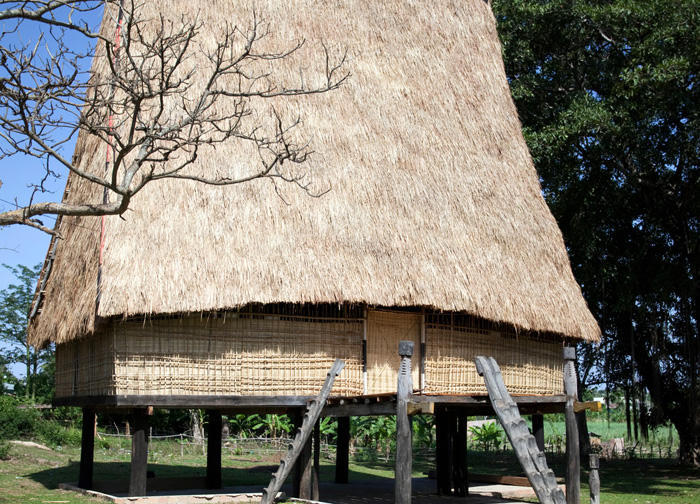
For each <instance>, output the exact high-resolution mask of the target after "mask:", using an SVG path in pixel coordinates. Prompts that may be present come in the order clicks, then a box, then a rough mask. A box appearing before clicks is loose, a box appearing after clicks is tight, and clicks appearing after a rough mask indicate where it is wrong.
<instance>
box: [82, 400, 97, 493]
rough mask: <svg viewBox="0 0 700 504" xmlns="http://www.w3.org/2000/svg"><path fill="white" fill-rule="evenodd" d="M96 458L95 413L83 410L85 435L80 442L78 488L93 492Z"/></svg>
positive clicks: (88, 409) (86, 409) (87, 409)
mask: <svg viewBox="0 0 700 504" xmlns="http://www.w3.org/2000/svg"><path fill="white" fill-rule="evenodd" d="M94 456H95V412H94V411H93V410H91V409H90V408H83V435H82V437H81V442H80V473H79V475H78V486H79V487H80V488H84V489H85V490H92V470H93V461H94Z"/></svg>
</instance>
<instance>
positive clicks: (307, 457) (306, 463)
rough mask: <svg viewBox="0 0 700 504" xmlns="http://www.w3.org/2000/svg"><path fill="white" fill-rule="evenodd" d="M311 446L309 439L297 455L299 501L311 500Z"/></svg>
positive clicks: (311, 440)
mask: <svg viewBox="0 0 700 504" xmlns="http://www.w3.org/2000/svg"><path fill="white" fill-rule="evenodd" d="M312 444H313V439H312V438H309V439H307V440H306V443H304V448H303V449H302V451H301V454H300V455H299V462H298V464H299V473H300V480H299V495H298V497H299V498H300V499H306V500H310V499H311V475H312V473H313V468H312V462H313V459H312V458H311V446H312Z"/></svg>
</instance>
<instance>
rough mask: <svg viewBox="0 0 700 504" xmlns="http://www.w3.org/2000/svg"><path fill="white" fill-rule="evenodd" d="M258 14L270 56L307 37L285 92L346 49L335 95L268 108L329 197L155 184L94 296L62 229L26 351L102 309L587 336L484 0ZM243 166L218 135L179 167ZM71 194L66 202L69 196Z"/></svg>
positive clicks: (348, 4) (83, 251)
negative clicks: (262, 314) (355, 319)
mask: <svg viewBox="0 0 700 504" xmlns="http://www.w3.org/2000/svg"><path fill="white" fill-rule="evenodd" d="M191 5H192V4H191V2H185V1H174V2H173V1H167V2H166V1H165V0H154V1H149V2H146V3H145V5H144V7H143V15H144V16H145V17H149V16H151V17H152V16H155V15H156V13H158V12H163V13H164V14H166V15H172V16H179V15H180V14H181V13H183V12H189V11H190V10H191ZM252 5H253V3H252V2H247V1H241V2H229V1H210V2H207V3H206V4H202V9H201V11H200V13H199V18H200V20H201V21H202V23H203V24H204V26H205V27H206V29H205V31H206V34H207V37H209V38H208V39H207V40H208V41H209V43H212V44H213V43H214V42H215V41H216V40H217V33H219V32H220V31H221V29H222V25H223V23H224V22H225V21H241V22H245V21H246V20H248V19H250V13H251V10H252ZM255 5H256V8H257V9H258V10H260V11H261V12H262V13H264V15H265V16H266V18H267V20H268V21H269V22H270V30H271V32H270V37H269V43H270V46H271V47H286V46H289V41H290V40H291V39H294V38H295V37H305V38H306V40H307V43H306V44H305V46H304V47H303V48H302V50H301V51H299V52H298V53H297V54H295V55H294V57H293V58H292V59H291V60H290V61H289V62H288V64H286V65H285V66H284V68H283V69H282V72H281V73H280V76H279V78H280V79H281V80H287V81H289V82H294V79H296V78H298V76H299V68H301V67H303V68H305V73H306V74H308V75H314V70H316V69H318V68H319V67H320V66H321V65H322V64H323V53H322V50H321V44H320V41H324V42H325V43H326V44H327V45H329V46H331V47H336V48H337V47H338V46H345V47H347V48H348V49H349V51H350V54H352V55H354V59H353V61H352V63H351V67H350V70H351V72H352V77H351V79H350V81H349V82H348V84H347V85H345V86H344V87H343V88H342V89H341V90H339V91H336V92H333V93H329V94H325V95H317V96H312V97H306V98H303V97H302V98H297V99H288V100H286V101H278V102H277V103H276V104H277V105H278V106H279V107H281V110H282V111H283V113H284V114H285V116H287V117H293V116H294V115H295V114H300V115H301V116H302V117H303V119H304V124H303V129H302V131H301V132H303V133H304V135H305V137H306V138H309V139H311V142H312V147H313V149H314V150H315V151H316V155H315V156H314V157H313V158H312V159H311V161H310V162H309V163H308V164H307V165H306V166H305V168H304V169H305V170H306V173H307V177H308V178H309V179H310V180H313V181H314V187H316V188H318V190H319V191H322V190H324V189H328V188H330V189H331V190H330V192H329V193H328V194H326V195H324V196H322V197H320V198H312V197H309V196H308V195H307V194H305V193H304V192H302V191H300V190H298V189H297V188H295V187H292V186H284V185H282V186H280V185H279V184H278V187H277V190H276V188H275V185H274V184H273V183H271V182H270V181H269V180H262V181H257V182H253V183H247V184H244V185H241V186H237V187H232V188H215V187H211V186H205V185H196V184H193V183H183V182H175V181H171V182H159V183H155V184H152V185H151V186H149V187H148V188H147V189H145V190H144V192H143V193H141V194H139V195H138V197H137V198H135V199H134V200H133V204H132V207H131V209H130V211H128V212H127V213H126V214H125V215H124V216H123V219H122V218H119V217H109V218H107V223H106V243H105V251H104V262H103V264H102V267H101V276H100V279H99V290H100V298H99V302H98V301H97V296H96V289H97V285H98V278H97V270H98V268H97V253H96V251H97V244H98V242H99V229H96V228H95V227H93V226H91V225H86V224H83V223H80V226H81V227H76V224H75V223H72V222H71V221H68V220H66V221H64V229H63V232H64V234H65V235H66V239H65V240H64V241H63V242H62V243H61V244H60V246H59V247H58V252H57V253H58V258H57V262H56V264H55V266H54V268H53V271H52V273H51V275H50V278H49V281H48V283H47V287H46V293H45V297H44V301H43V306H42V308H41V313H40V315H39V316H38V317H36V318H35V320H34V321H33V324H32V327H31V329H30V331H31V336H30V338H31V341H32V342H33V343H35V344H45V343H47V342H48V341H54V342H59V343H61V342H66V341H70V340H71V339H73V338H76V337H81V336H84V335H86V334H89V333H90V332H91V331H93V330H95V328H96V327H97V324H98V322H99V320H100V319H104V318H108V317H115V316H116V317H124V316H132V315H135V314H174V313H192V312H208V311H216V310H226V309H232V308H233V309H235V308H236V307H239V306H243V305H246V304H248V303H265V304H268V303H278V302H290V303H339V302H350V303H367V304H369V305H377V306H425V307H433V308H436V309H439V310H448V311H463V312H466V313H469V314H472V315H476V316H479V317H483V318H485V319H488V320H491V321H494V322H501V323H505V324H509V325H511V326H513V327H514V328H516V329H518V330H526V331H541V332H548V333H557V334H559V335H561V336H565V337H569V338H573V339H585V340H588V341H595V340H597V339H598V337H599V329H598V327H597V324H596V322H595V320H594V319H593V317H592V316H591V314H590V312H589V310H588V308H587V306H586V304H585V301H584V300H583V297H582V295H581V292H580V289H579V287H578V285H577V284H576V281H575V279H574V278H573V275H572V273H571V269H570V265H569V260H568V257H567V253H566V249H565V247H564V243H563V241H562V237H561V233H560V231H559V229H558V227H557V224H556V222H555V221H554V219H553V217H552V215H551V213H550V212H549V210H548V208H547V206H546V204H545V202H544V200H543V198H542V196H541V193H540V186H539V182H538V178H537V174H536V172H535V170H534V168H533V166H532V162H531V160H530V157H529V154H528V152H527V148H526V145H525V142H524V140H523V137H522V134H521V130H520V123H519V121H518V117H517V113H516V110H515V107H514V105H513V102H512V100H511V98H510V93H509V89H508V84H507V81H506V77H505V73H504V70H503V65H502V61H501V53H500V45H499V41H498V37H497V34H496V27H495V22H494V18H493V15H492V13H491V12H490V9H489V7H488V5H487V4H486V3H485V2H483V1H482V0H459V1H454V0H435V1H432V2H405V1H398V0H381V1H375V2H357V1H344V0H334V1H327V2H319V1H317V0H313V1H312V0H290V1H287V2H278V1H273V0H258V1H256V2H255ZM96 65H98V66H99V61H98V62H97V63H96ZM285 72H286V73H285ZM309 78H312V77H309ZM269 105H270V102H265V103H261V104H260V108H259V111H260V112H259V117H260V118H264V117H265V116H266V115H267V114H268V111H269V110H268V108H267V107H268V106H269ZM221 106H222V107H223V106H225V103H222V105H221ZM263 122H264V121H263ZM80 142H81V145H87V151H89V152H90V153H91V155H90V156H85V157H84V159H83V160H82V161H81V166H82V167H83V168H85V169H90V170H98V169H102V167H103V163H104V159H101V158H100V156H99V155H98V154H97V153H98V152H100V151H101V150H102V147H101V146H100V145H99V144H98V143H97V142H95V141H94V140H92V139H85V138H81V140H80ZM257 163H258V158H257V154H255V153H254V152H251V151H250V150H249V149H247V147H246V146H243V145H241V144H240V143H233V144H227V145H225V146H219V147H218V148H216V149H209V150H204V151H202V152H201V153H200V154H199V158H198V161H197V163H196V164H195V165H193V166H192V167H191V170H193V171H194V172H201V173H213V172H215V171H218V172H220V173H229V174H242V173H251V171H253V170H255V169H256V167H257V166H258V164H257ZM70 184H71V187H73V186H75V188H76V189H77V190H74V191H73V192H71V193H70V194H68V195H67V198H68V199H69V200H70V199H71V198H76V199H77V198H80V197H82V196H84V194H81V193H80V190H81V189H78V188H79V187H82V186H81V184H80V183H79V182H77V181H74V180H72V179H71V183H70ZM278 192H279V193H281V194H282V197H280V195H278ZM74 300H78V303H77V304H74Z"/></svg>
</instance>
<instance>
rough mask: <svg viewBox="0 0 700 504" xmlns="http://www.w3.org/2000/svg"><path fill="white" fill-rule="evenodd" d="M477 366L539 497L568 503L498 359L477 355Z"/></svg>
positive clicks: (555, 503) (546, 502) (544, 501)
mask: <svg viewBox="0 0 700 504" xmlns="http://www.w3.org/2000/svg"><path fill="white" fill-rule="evenodd" d="M476 370H477V372H478V373H479V375H480V376H483V377H484V382H485V383H486V390H487V391H488V393H489V399H490V400H491V405H492V406H493V409H494V411H495V412H496V415H498V419H499V420H500V421H501V425H502V426H503V428H504V430H505V431H506V435H507V436H508V440H509V441H510V444H511V445H513V449H514V450H515V454H516V455H517V457H518V461H519V462H520V465H522V467H523V469H524V470H525V474H526V475H527V479H528V480H530V483H531V484H532V488H533V489H534V490H535V493H536V494H537V498H538V499H539V501H540V502H541V503H542V504H566V498H565V497H564V492H562V490H561V488H559V485H557V480H556V478H555V477H554V473H553V472H552V470H551V469H549V468H548V467H547V461H546V459H545V456H544V453H542V452H541V451H540V450H539V449H538V448H537V442H536V441H535V437H534V436H533V435H531V434H530V431H529V430H528V428H527V424H526V423H525V420H523V419H522V417H521V416H520V412H519V411H518V406H517V404H515V401H513V399H512V398H511V397H510V394H509V393H508V390H506V386H505V384H504V383H503V376H502V375H501V369H500V368H499V367H498V364H497V363H496V360H495V359H494V358H493V357H489V358H486V357H482V356H479V357H477V358H476Z"/></svg>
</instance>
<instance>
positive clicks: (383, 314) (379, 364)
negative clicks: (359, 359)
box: [367, 310, 421, 394]
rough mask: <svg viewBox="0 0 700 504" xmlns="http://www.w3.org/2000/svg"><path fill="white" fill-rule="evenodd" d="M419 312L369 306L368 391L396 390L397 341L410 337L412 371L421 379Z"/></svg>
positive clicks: (415, 376) (397, 367)
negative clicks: (388, 309) (381, 309)
mask: <svg viewBox="0 0 700 504" xmlns="http://www.w3.org/2000/svg"><path fill="white" fill-rule="evenodd" d="M420 320H421V316H420V314H415V313H405V312H404V313H402V312H388V311H379V310H369V312H368V313H367V393H368V394H381V393H387V392H396V383H397V382H396V380H397V376H398V371H399V364H400V362H401V358H400V357H399V341H413V343H414V345H413V357H412V363H413V365H412V368H411V375H412V378H413V385H414V388H418V386H419V385H418V384H419V383H420V379H419V376H420V375H419V371H420V366H419V363H420Z"/></svg>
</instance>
